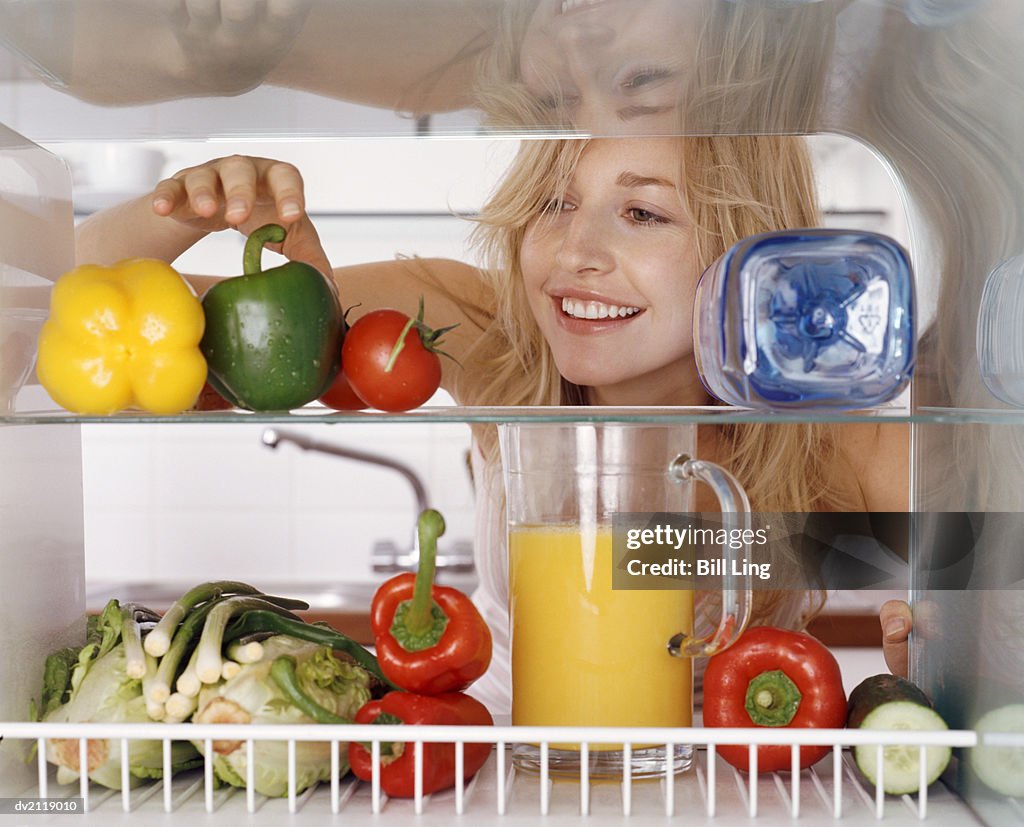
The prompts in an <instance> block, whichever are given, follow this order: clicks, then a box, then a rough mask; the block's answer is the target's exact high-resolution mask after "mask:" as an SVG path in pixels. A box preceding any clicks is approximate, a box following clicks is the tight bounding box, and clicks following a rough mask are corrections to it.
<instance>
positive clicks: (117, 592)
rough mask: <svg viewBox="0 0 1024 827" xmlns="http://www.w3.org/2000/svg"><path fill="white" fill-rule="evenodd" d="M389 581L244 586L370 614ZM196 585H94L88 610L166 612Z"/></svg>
mask: <svg viewBox="0 0 1024 827" xmlns="http://www.w3.org/2000/svg"><path fill="white" fill-rule="evenodd" d="M387 579H388V577H387V576H386V575H381V576H380V578H379V579H374V580H367V581H349V580H346V581H331V580H308V581H300V580H297V581H272V582H269V583H267V582H260V581H258V580H256V579H255V578H254V579H250V580H244V581H243V582H247V583H251V584H252V585H253V586H255V587H256V588H258V589H262V590H263V591H264V592H265V593H266V594H273V595H278V596H280V597H292V598H295V599H297V600H304V601H306V602H307V603H308V604H309V611H310V612H315V613H317V614H330V613H334V612H339V613H346V614H359V613H361V614H366V613H368V612H369V611H370V602H371V601H372V600H373V595H374V592H376V590H377V587H378V586H380V584H381V583H383V582H384V581H385V580H387ZM437 582H438V584H439V585H442V586H454V587H455V588H457V589H460V590H462V591H464V592H466V593H467V594H468V593H471V592H472V591H473V589H474V588H476V576H475V575H474V574H465V573H462V574H460V573H456V572H444V573H439V575H438V578H437ZM195 585H196V582H194V581H190V582H174V581H169V582H123V583H118V582H111V581H106V582H98V583H90V584H89V585H88V586H87V587H86V590H85V601H86V609H87V610H88V611H90V612H93V611H99V610H100V609H102V608H103V606H104V605H106V603H107V601H108V600H110V599H111V598H117V599H118V600H119V601H121V602H126V601H132V602H135V603H140V604H142V605H143V606H147V607H149V608H150V609H153V610H154V611H157V612H163V611H165V610H166V609H167V608H168V607H169V606H170V605H171V604H172V603H173V602H174V601H175V600H177V599H178V598H179V597H181V595H183V594H184V593H185V592H187V591H188V590H189V589H191V588H192V587H193V586H195Z"/></svg>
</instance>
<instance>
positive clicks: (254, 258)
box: [242, 224, 285, 276]
mask: <svg viewBox="0 0 1024 827" xmlns="http://www.w3.org/2000/svg"><path fill="white" fill-rule="evenodd" d="M284 237H285V229H284V227H282V226H281V225H280V224H265V225H263V226H262V227H260V228H259V229H256V230H253V231H252V232H251V233H249V237H248V238H247V239H246V240H245V249H244V250H243V251H242V272H243V273H245V275H247V276H251V275H252V274H253V273H259V272H261V271H262V269H263V264H262V262H263V246H264V245H265V244H277V243H279V242H281V241H284Z"/></svg>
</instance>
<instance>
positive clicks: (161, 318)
mask: <svg viewBox="0 0 1024 827" xmlns="http://www.w3.org/2000/svg"><path fill="white" fill-rule="evenodd" d="M204 326H205V317H204V314H203V307H202V305H201V304H200V302H199V299H198V298H196V296H195V294H194V293H193V292H192V288H191V287H190V286H189V285H188V283H187V282H186V281H185V280H184V279H183V278H182V277H181V276H180V275H179V274H178V273H177V272H176V271H175V270H174V269H172V268H171V267H170V266H169V265H168V264H166V263H165V262H162V261H157V260H154V259H142V258H138V259H128V260H126V261H122V262H119V263H118V264H116V265H114V266H113V267H100V266H98V265H83V266H81V267H76V268H75V269H74V270H71V271H70V272H68V273H65V274H64V275H63V276H61V277H60V279H58V280H57V283H56V284H55V285H54V288H53V294H52V296H51V298H50V317H49V319H48V320H47V322H46V323H45V324H44V325H43V329H42V331H41V333H40V336H39V359H38V363H37V367H36V372H37V374H38V376H39V381H40V384H42V386H43V387H44V388H46V391H47V392H48V393H49V394H50V396H52V397H53V400H54V401H55V402H56V403H57V404H58V405H60V406H61V407H62V408H65V409H67V410H69V411H72V412H74V413H79V414H110V413H115V412H117V411H121V410H124V409H126V408H142V409H143V410H147V411H150V412H152V413H156V414H164V415H169V414H176V413H180V412H181V411H184V410H186V409H188V408H191V407H192V406H193V405H194V404H195V401H196V398H197V397H198V396H199V392H200V391H201V390H202V388H203V384H204V382H205V381H206V360H205V359H204V358H203V354H202V352H201V351H200V350H199V340H200V339H201V338H202V336H203V328H204Z"/></svg>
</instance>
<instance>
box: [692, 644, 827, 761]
mask: <svg viewBox="0 0 1024 827" xmlns="http://www.w3.org/2000/svg"><path fill="white" fill-rule="evenodd" d="M845 722H846V693H845V692H844V691H843V676H842V674H841V673H840V671H839V663H838V662H837V661H836V659H835V656H834V655H833V654H832V653H831V652H830V651H829V650H828V648H827V647H826V646H825V645H824V644H823V643H821V642H820V641H819V640H817V639H816V638H814V637H811V635H808V634H805V633H804V632H794V631H790V630H788V629H775V628H772V627H770V626H756V627H754V628H752V629H748V630H747V631H746V632H744V633H743V634H742V635H741V636H740V638H739V640H737V641H736V643H734V644H733V645H732V646H730V647H729V648H728V649H726V650H725V651H723V652H720V653H719V654H717V655H713V656H712V657H711V658H710V659H709V660H708V666H707V669H706V670H705V672H704V726H709V727H749V726H757V727H764V726H768V727H821V728H823V729H833V728H835V729H841V728H842V727H843V726H844V724H845ZM831 749H832V748H831V747H830V746H827V745H826V746H803V747H800V767H801V768H805V767H809V766H811V764H814V763H816V762H817V761H819V760H821V759H822V758H824V757H825V755H827V754H828V753H829V751H830V750H831ZM790 750H791V747H789V746H787V745H784V744H780V745H763V746H759V747H758V748H757V768H758V771H759V772H771V771H774V770H787V769H790V768H791V766H792V757H791V752H790ZM718 752H719V754H720V755H721V756H722V757H723V758H724V759H725V760H726V761H728V762H729V763H730V764H732V765H733V766H734V767H736V768H737V769H740V770H744V771H747V770H749V769H750V767H749V759H750V756H749V751H748V747H747V746H746V745H736V744H723V745H721V746H719V747H718Z"/></svg>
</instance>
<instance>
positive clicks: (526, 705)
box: [509, 526, 693, 749]
mask: <svg viewBox="0 0 1024 827" xmlns="http://www.w3.org/2000/svg"><path fill="white" fill-rule="evenodd" d="M611 575H612V532H611V528H599V529H597V530H596V531H594V532H581V530H580V528H579V526H513V527H511V528H510V531H509V600H510V610H511V617H512V722H513V723H514V724H516V725H520V726H545V725H552V726H555V725H560V726H655V727H682V726H690V725H691V723H692V712H693V696H692V679H693V665H692V661H691V660H690V659H688V658H675V657H672V656H671V655H670V654H669V653H668V648H667V645H668V641H669V639H670V638H671V637H672V636H673V635H675V634H677V633H679V632H686V633H689V632H690V631H691V629H692V625H693V592H692V591H687V590H682V589H673V590H664V591H625V590H620V591H613V590H612V583H611V579H612V578H611ZM552 746H554V747H556V748H562V749H573V748H575V745H557V744H553V745H552ZM591 748H592V749H621V745H615V744H602V745H598V744H594V745H591Z"/></svg>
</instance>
